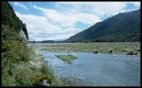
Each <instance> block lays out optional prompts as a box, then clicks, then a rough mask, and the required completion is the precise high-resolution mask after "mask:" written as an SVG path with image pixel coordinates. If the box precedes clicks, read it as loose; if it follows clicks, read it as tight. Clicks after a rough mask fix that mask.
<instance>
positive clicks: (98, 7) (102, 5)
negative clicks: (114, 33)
mask: <svg viewBox="0 0 142 88" xmlns="http://www.w3.org/2000/svg"><path fill="white" fill-rule="evenodd" d="M128 3H132V4H134V5H135V6H136V7H140V2H56V3H55V4H56V6H57V7H61V6H62V5H66V6H67V5H71V6H72V8H74V10H75V12H78V11H79V12H87V13H93V14H95V15H97V16H99V17H102V16H105V15H107V16H112V15H115V14H118V13H119V12H122V10H124V9H125V7H126V6H127V4H128Z"/></svg>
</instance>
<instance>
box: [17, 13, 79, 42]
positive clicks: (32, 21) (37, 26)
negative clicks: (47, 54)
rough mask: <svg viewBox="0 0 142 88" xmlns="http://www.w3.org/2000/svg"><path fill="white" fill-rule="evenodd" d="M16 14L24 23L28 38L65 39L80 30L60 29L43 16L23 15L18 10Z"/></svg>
mask: <svg viewBox="0 0 142 88" xmlns="http://www.w3.org/2000/svg"><path fill="white" fill-rule="evenodd" d="M16 15H17V16H18V17H19V18H20V19H21V20H22V21H23V22H24V23H26V25H27V29H28V33H29V37H30V40H40V39H42V40H59V39H67V38H69V37H70V36H72V35H74V34H76V33H78V32H80V31H81V30H80V29H77V28H75V27H68V28H66V29H62V27H61V26H60V25H55V24H52V23H51V22H50V21H48V20H47V19H46V17H45V16H36V15H31V14H30V15H25V14H20V13H18V12H16Z"/></svg>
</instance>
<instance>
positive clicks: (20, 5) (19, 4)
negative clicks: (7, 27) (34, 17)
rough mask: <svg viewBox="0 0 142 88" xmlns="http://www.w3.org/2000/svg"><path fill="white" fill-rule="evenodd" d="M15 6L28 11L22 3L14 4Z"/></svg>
mask: <svg viewBox="0 0 142 88" xmlns="http://www.w3.org/2000/svg"><path fill="white" fill-rule="evenodd" d="M13 4H14V5H15V6H19V7H22V8H24V9H26V10H28V8H27V6H25V5H23V4H21V3H20V2H13Z"/></svg>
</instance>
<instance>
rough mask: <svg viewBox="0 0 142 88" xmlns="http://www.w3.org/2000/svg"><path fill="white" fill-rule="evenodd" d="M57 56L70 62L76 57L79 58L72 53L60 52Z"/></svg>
mask: <svg viewBox="0 0 142 88" xmlns="http://www.w3.org/2000/svg"><path fill="white" fill-rule="evenodd" d="M56 57H58V58H59V59H61V60H63V61H65V62H67V63H69V64H71V61H72V60H74V59H76V58H77V57H75V56H73V55H71V54H68V55H62V54H60V55H56Z"/></svg>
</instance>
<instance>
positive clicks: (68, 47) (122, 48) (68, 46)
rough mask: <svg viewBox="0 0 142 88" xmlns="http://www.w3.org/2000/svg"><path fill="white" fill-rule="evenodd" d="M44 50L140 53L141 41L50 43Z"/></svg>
mask: <svg viewBox="0 0 142 88" xmlns="http://www.w3.org/2000/svg"><path fill="white" fill-rule="evenodd" d="M42 50H45V51H53V52H94V53H124V54H129V55H131V54H135V55H137V54H140V51H141V50H140V42H100V43H98V42H96V43H50V44H47V45H44V47H43V48H42Z"/></svg>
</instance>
